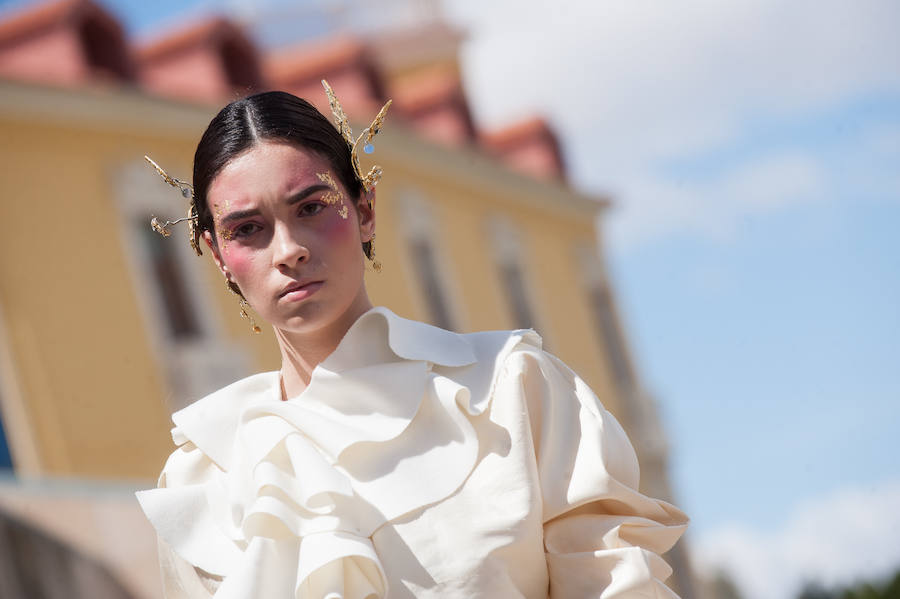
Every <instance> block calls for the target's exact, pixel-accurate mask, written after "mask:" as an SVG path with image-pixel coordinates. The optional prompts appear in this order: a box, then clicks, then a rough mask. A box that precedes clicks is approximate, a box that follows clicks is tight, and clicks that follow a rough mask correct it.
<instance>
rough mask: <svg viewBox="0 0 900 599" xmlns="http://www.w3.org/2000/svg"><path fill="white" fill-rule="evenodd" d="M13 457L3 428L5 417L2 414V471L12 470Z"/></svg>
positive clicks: (0, 466) (0, 461) (0, 453)
mask: <svg viewBox="0 0 900 599" xmlns="http://www.w3.org/2000/svg"><path fill="white" fill-rule="evenodd" d="M12 467H13V464H12V456H11V455H10V453H9V444H8V443H7V442H6V431H5V430H4V427H3V415H2V414H0V471H2V470H9V469H12Z"/></svg>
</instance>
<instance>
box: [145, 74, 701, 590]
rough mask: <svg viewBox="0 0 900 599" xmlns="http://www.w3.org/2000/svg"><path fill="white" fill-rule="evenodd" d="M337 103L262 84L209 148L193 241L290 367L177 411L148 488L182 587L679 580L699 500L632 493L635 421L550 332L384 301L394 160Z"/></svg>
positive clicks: (650, 583)
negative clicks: (378, 194) (620, 412)
mask: <svg viewBox="0 0 900 599" xmlns="http://www.w3.org/2000/svg"><path fill="white" fill-rule="evenodd" d="M329 92H330V90H329ZM335 104H336V101H333V104H332V107H333V109H334V108H335ZM336 108H337V111H336V114H337V115H339V125H340V126H341V131H340V132H339V131H338V130H336V129H335V127H334V126H332V124H331V123H330V122H329V121H328V120H327V119H326V118H325V117H324V116H322V115H321V114H320V113H319V112H317V111H316V110H315V109H314V108H313V107H312V106H311V105H309V104H308V103H307V102H305V101H304V100H301V99H299V98H296V97H294V96H291V95H289V94H286V93H282V92H269V93H263V94H259V95H255V96H251V97H249V98H246V99H243V100H239V101H236V102H233V103H232V104H229V105H228V106H226V107H225V108H224V109H223V110H222V111H221V112H220V113H219V114H218V115H217V116H216V117H215V118H214V119H213V120H212V122H211V123H210V125H209V127H208V129H207V130H206V132H205V133H204V135H203V138H202V139H201V140H200V143H199V145H198V147H197V151H196V154H195V160H194V178H193V202H194V206H195V211H196V212H195V213H194V212H192V213H191V218H190V220H191V224H192V226H193V227H194V228H195V229H196V233H194V234H192V235H193V241H194V242H196V241H197V240H198V239H200V238H202V240H203V241H202V243H205V245H206V247H207V248H208V249H209V251H210V252H211V253H212V255H213V258H214V260H215V262H216V264H217V266H218V267H219V270H220V271H221V272H222V275H223V276H224V278H225V280H226V282H227V285H228V286H229V287H230V288H231V289H232V290H233V291H235V292H236V293H239V294H240V295H241V296H242V301H244V299H245V300H246V302H249V304H250V305H251V306H252V307H253V309H254V310H255V311H256V312H257V313H258V314H259V315H260V316H261V317H262V319H264V320H265V321H266V322H267V323H268V324H269V325H271V326H272V328H273V330H274V331H275V336H276V338H277V340H278V344H279V347H280V349H281V355H282V366H281V370H280V371H278V372H269V373H263V374H258V375H255V376H251V377H249V378H246V379H243V380H241V381H238V382H236V383H234V384H232V385H229V386H228V387H225V388H224V389H221V390H219V391H217V392H215V393H213V394H212V395H209V396H207V397H205V398H203V399H200V400H199V401H196V402H195V403H193V404H192V405H190V406H189V407H187V408H185V409H183V410H181V411H179V412H176V413H175V414H174V415H173V421H174V423H175V428H174V429H173V431H172V434H173V438H174V441H175V443H176V444H177V445H178V448H177V449H176V450H175V451H174V452H173V453H172V455H171V456H170V458H169V460H168V462H167V463H166V465H165V467H164V469H163V471H162V474H161V476H160V479H159V488H158V489H154V490H150V491H143V492H141V493H139V499H140V502H141V504H142V507H143V509H144V511H145V512H146V514H147V516H148V518H149V519H150V521H151V522H152V524H153V525H154V527H155V528H156V530H157V533H158V535H159V540H160V558H161V564H162V570H163V578H164V583H165V590H166V596H167V597H169V599H174V598H179V599H180V598H188V597H190V598H195V597H198V598H199V597H211V596H215V597H216V599H236V598H251V597H253V598H257V597H258V598H279V597H291V598H294V597H296V598H304V599H326V598H327V599H334V598H344V599H363V598H369V597H374V598H389V599H400V598H410V597H425V598H438V597H440V598H457V597H458V598H471V597H492V598H496V597H504V598H505V597H528V598H546V597H548V596H549V597H560V598H561V597H602V598H605V599H609V598H613V597H615V598H623V597H653V598H659V597H673V596H674V594H673V593H672V592H671V591H670V590H669V589H668V588H667V587H666V586H665V585H664V584H663V582H662V581H663V580H664V579H665V578H666V577H667V576H668V574H669V568H668V566H667V565H666V564H665V562H663V560H662V559H661V558H660V557H659V555H658V554H660V553H663V552H665V551H666V550H668V549H669V548H670V547H671V546H672V545H673V544H674V543H675V541H676V540H677V539H678V537H679V536H680V535H681V533H682V532H683V530H684V527H685V524H686V518H685V516H684V515H683V514H682V513H681V512H680V511H678V510H677V509H676V508H674V507H673V506H671V505H669V504H667V503H665V502H662V501H658V500H655V499H651V498H648V497H646V496H644V495H641V494H640V493H639V492H638V491H637V487H638V464H637V460H636V458H635V454H634V451H633V449H632V447H631V445H630V444H629V442H628V440H627V438H626V436H625V434H624V432H623V430H622V429H621V427H620V426H619V425H618V423H617V422H616V421H615V420H614V419H613V418H612V416H611V415H610V414H609V413H608V412H607V411H605V410H604V408H603V406H602V405H601V404H600V402H599V400H598V399H597V398H596V397H595V396H594V395H593V393H592V392H591V391H590V389H588V388H587V386H586V385H585V384H584V383H583V382H582V381H581V380H580V379H579V378H578V377H577V376H576V375H575V374H574V373H573V372H572V371H571V370H569V369H568V368H567V367H566V366H565V365H564V364H563V363H561V362H560V361H559V360H557V359H556V358H555V357H553V356H552V355H550V354H547V353H545V352H544V351H542V350H541V340H540V338H539V337H538V336H537V334H535V333H534V332H533V331H530V330H520V331H498V332H484V333H474V334H465V335H461V334H456V333H452V332H449V331H445V330H442V329H438V328H435V327H432V326H429V325H427V324H423V323H419V322H413V321H410V320H406V319H403V318H400V317H398V316H396V315H395V314H393V313H392V312H391V311H390V310H388V309H386V308H381V307H372V304H371V302H370V301H369V297H368V295H367V293H366V288H365V284H364V279H363V274H364V270H365V260H366V258H370V259H371V258H373V249H372V242H373V239H374V237H375V224H376V219H375V211H374V206H375V193H374V189H373V187H374V182H375V181H376V180H377V174H378V173H377V172H375V173H370V174H369V175H367V176H363V175H362V173H361V172H360V171H359V168H358V160H357V159H356V153H355V146H354V142H353V141H352V138H351V137H350V135H349V130H347V131H345V130H344V124H343V123H344V121H343V119H341V118H340V115H341V114H342V113H340V109H339V105H338V106H337V107H336ZM379 116H380V117H381V116H383V114H382V115H379ZM378 125H380V119H378V120H377V121H376V125H375V126H374V128H372V129H371V130H370V131H369V133H372V134H374V133H373V132H377V127H378ZM367 140H368V141H371V135H369V137H368V138H367ZM167 180H168V181H169V182H170V183H171V182H173V180H171V179H168V178H167ZM175 183H179V182H175ZM198 251H199V246H198Z"/></svg>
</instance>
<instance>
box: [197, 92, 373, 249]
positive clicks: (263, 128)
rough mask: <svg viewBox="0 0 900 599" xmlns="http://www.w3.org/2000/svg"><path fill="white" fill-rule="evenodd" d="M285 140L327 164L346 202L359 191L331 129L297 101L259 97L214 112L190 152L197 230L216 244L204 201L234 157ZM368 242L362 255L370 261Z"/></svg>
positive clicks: (346, 155)
mask: <svg viewBox="0 0 900 599" xmlns="http://www.w3.org/2000/svg"><path fill="white" fill-rule="evenodd" d="M264 140H271V141H284V142H287V143H291V144H294V145H296V146H299V147H301V148H305V149H307V150H311V151H313V152H315V153H316V154H319V155H320V156H322V158H324V159H325V160H327V161H328V163H329V164H330V165H331V167H332V168H333V169H334V171H335V173H336V174H337V176H338V179H339V180H340V182H341V183H342V184H343V185H344V188H345V189H346V190H347V192H348V193H349V194H350V197H351V198H358V197H359V195H360V194H361V193H362V191H363V187H362V184H361V183H360V182H359V180H358V179H357V178H356V173H355V172H354V171H353V166H352V163H351V162H350V148H349V147H348V146H347V142H346V141H344V138H343V137H341V134H340V133H338V131H337V129H335V127H334V125H332V124H331V122H330V121H329V120H328V119H327V118H325V117H324V116H323V115H322V113H320V112H319V111H318V110H316V109H315V107H314V106H313V105H312V104H310V103H309V102H307V101H306V100H304V99H302V98H298V97H297V96H294V95H291V94H289V93H287V92H279V91H274V92H264V93H261V94H254V95H252V96H248V97H246V98H242V99H240V100H236V101H234V102H232V103H231V104H229V105H228V106H226V107H225V108H223V109H222V110H220V111H219V114H217V115H216V116H215V118H213V120H212V121H210V123H209V126H207V127H206V131H205V132H204V133H203V137H201V138H200V143H198V144H197V151H196V152H194V205H195V206H196V208H197V221H198V224H199V227H200V230H201V231H209V232H210V233H212V234H213V239H215V222H214V220H213V215H212V211H211V210H210V209H209V204H208V203H207V201H206V194H207V192H208V191H209V186H210V184H211V183H212V181H213V179H215V178H216V175H218V174H219V172H220V171H221V170H222V169H223V168H225V165H227V164H228V163H229V162H230V161H231V160H232V159H233V158H235V157H237V156H238V155H239V154H241V153H242V152H244V151H245V150H248V149H250V148H252V147H253V146H254V145H256V144H257V143H259V142H260V141H264ZM371 246H372V244H371V242H366V243H364V244H363V252H364V253H365V255H366V256H368V257H371V251H372V247H371Z"/></svg>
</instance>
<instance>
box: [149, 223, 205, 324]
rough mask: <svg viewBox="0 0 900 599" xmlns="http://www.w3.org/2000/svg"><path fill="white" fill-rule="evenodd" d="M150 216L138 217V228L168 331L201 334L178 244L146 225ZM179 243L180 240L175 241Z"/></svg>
mask: <svg viewBox="0 0 900 599" xmlns="http://www.w3.org/2000/svg"><path fill="white" fill-rule="evenodd" d="M148 222H150V216H149V215H147V216H146V217H143V218H140V219H138V222H137V223H136V226H135V231H139V232H140V236H141V237H142V238H143V239H142V241H143V243H144V247H145V249H146V255H147V258H148V261H149V263H150V271H151V272H152V273H153V279H154V282H155V283H156V288H157V290H158V291H159V295H160V299H161V300H162V301H161V303H162V307H163V309H164V313H165V321H166V324H167V325H168V327H167V328H168V331H169V334H170V335H171V336H172V337H173V338H175V339H190V338H193V337H198V336H199V335H200V326H199V324H198V322H197V317H196V315H195V314H194V309H193V306H192V305H191V303H190V302H189V301H188V299H189V298H188V295H187V290H186V288H185V280H184V274H183V273H182V269H181V266H180V265H179V263H178V257H177V255H176V253H175V245H174V244H173V242H172V240H170V239H166V238H165V237H163V236H162V235H159V234H158V233H156V232H155V231H153V230H151V229H150V227H148V226H147V223H148ZM175 243H177V240H176V242H175Z"/></svg>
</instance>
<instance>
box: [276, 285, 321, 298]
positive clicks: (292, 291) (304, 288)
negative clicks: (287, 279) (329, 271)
mask: <svg viewBox="0 0 900 599" xmlns="http://www.w3.org/2000/svg"><path fill="white" fill-rule="evenodd" d="M322 284H323V281H312V282H311V283H306V284H304V285H298V286H295V287H290V288H289V289H288V290H287V291H285V292H283V293H282V294H281V299H283V300H286V301H289V302H298V301H300V300H303V299H306V298H308V297H309V296H310V295H312V294H313V293H315V292H316V291H318V290H319V288H320V287H321V286H322Z"/></svg>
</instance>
